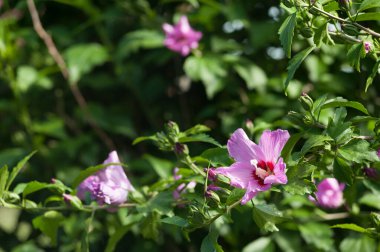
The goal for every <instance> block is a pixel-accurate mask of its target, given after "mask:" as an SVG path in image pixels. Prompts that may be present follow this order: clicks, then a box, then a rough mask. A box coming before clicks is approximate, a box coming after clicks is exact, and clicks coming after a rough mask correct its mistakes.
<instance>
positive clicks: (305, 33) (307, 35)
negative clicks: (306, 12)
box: [301, 27, 314, 38]
mask: <svg viewBox="0 0 380 252" xmlns="http://www.w3.org/2000/svg"><path fill="white" fill-rule="evenodd" d="M301 34H302V36H304V37H305V38H311V37H313V34H314V32H313V30H312V29H310V27H304V28H302V29H301Z"/></svg>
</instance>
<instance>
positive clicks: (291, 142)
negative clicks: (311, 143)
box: [281, 133, 303, 162]
mask: <svg viewBox="0 0 380 252" xmlns="http://www.w3.org/2000/svg"><path fill="white" fill-rule="evenodd" d="M302 135H303V133H296V134H293V135H291V136H290V138H289V139H288V141H287V142H286V144H285V146H284V148H283V149H282V151H281V157H283V158H284V160H285V162H286V161H288V160H289V158H290V154H291V153H292V151H293V148H294V146H295V145H296V144H297V142H298V141H299V140H300V139H301V137H302Z"/></svg>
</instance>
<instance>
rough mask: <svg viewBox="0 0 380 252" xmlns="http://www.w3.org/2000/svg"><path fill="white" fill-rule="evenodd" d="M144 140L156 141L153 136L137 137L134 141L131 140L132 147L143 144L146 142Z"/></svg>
mask: <svg viewBox="0 0 380 252" xmlns="http://www.w3.org/2000/svg"><path fill="white" fill-rule="evenodd" d="M146 140H151V141H157V140H158V139H157V137H156V136H155V135H153V136H142V137H138V138H136V139H135V140H133V143H132V145H136V144H138V143H140V142H143V141H146Z"/></svg>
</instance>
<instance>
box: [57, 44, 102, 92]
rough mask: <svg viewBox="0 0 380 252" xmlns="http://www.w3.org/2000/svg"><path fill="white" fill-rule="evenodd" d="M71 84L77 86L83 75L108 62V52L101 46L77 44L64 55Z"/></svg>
mask: <svg viewBox="0 0 380 252" xmlns="http://www.w3.org/2000/svg"><path fill="white" fill-rule="evenodd" d="M64 56H65V59H66V63H67V67H68V70H69V78H70V84H76V83H77V82H78V81H79V80H80V79H81V77H82V76H83V75H85V74H87V73H89V72H91V70H92V69H93V68H94V67H95V66H98V65H102V64H104V63H105V62H106V61H107V60H108V52H107V50H106V49H105V48H104V47H103V46H102V45H100V44H95V43H92V44H77V45H74V46H72V47H70V48H69V49H67V50H66V52H65V53H64Z"/></svg>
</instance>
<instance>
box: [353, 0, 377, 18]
mask: <svg viewBox="0 0 380 252" xmlns="http://www.w3.org/2000/svg"><path fill="white" fill-rule="evenodd" d="M375 1H377V0H375ZM378 3H379V2H378ZM379 20H380V15H379V12H369V13H360V14H359V15H357V16H356V15H355V21H356V22H358V21H379Z"/></svg>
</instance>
